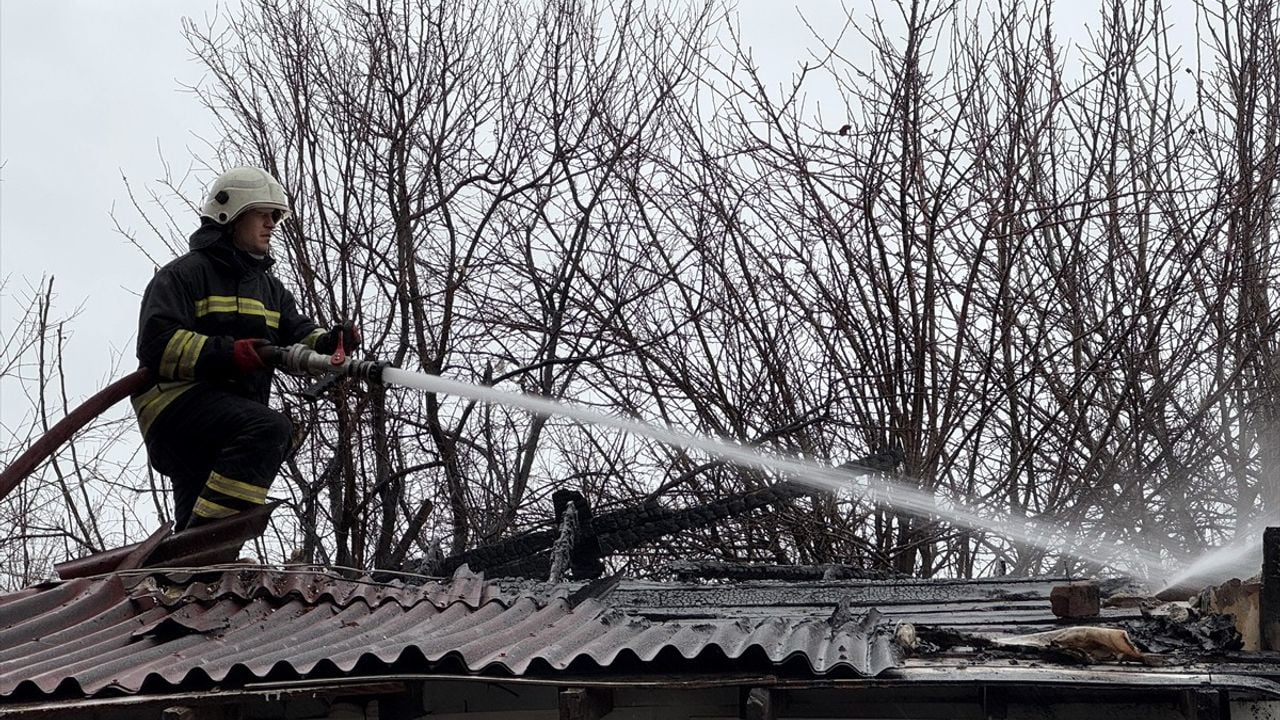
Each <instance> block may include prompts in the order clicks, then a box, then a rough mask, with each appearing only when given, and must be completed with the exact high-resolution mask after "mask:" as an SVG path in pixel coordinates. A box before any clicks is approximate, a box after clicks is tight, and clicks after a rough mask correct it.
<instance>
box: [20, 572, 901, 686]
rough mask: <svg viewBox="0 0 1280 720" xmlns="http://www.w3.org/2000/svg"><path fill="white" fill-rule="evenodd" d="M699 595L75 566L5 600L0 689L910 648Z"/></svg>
mask: <svg viewBox="0 0 1280 720" xmlns="http://www.w3.org/2000/svg"><path fill="white" fill-rule="evenodd" d="M125 578H129V583H132V584H128V583H126V581H125ZM783 591H784V589H783V588H781V587H776V588H768V589H767V590H764V591H762V593H760V594H758V596H757V597H758V598H760V599H768V598H771V597H774V596H775V595H777V594H778V593H781V592H783ZM790 592H791V593H792V594H793V595H794V596H800V595H803V593H802V592H798V591H797V588H796V587H795V586H794V585H792V586H791V591H790ZM704 599H705V598H700V597H699V591H698V590H697V589H695V588H693V587H682V586H659V585H654V584H647V583H624V584H621V585H619V584H618V583H596V584H593V585H590V586H583V585H581V584H562V585H547V584H541V583H533V582H518V581H502V582H495V581H486V580H484V579H483V578H481V577H480V576H477V575H474V574H470V573H468V572H461V573H458V574H457V575H455V577H454V578H453V579H452V580H448V581H441V582H425V583H422V584H412V585H411V584H404V583H394V584H389V583H377V582H372V581H369V580H367V579H365V580H350V579H345V578H342V577H340V576H338V575H337V574H335V573H327V572H318V571H282V570H272V569H264V568H244V569H233V570H226V571H223V572H220V573H215V574H201V575H198V576H192V575H177V574H175V575H168V576H166V575H159V574H151V575H144V574H141V573H139V574H137V575H119V574H117V575H110V576H107V577H102V578H96V579H94V578H80V579H75V580H71V581H67V582H63V583H56V584H51V585H49V586H47V587H42V588H37V589H32V590H27V591H23V592H20V593H15V594H12V595H8V596H3V597H0V698H10V699H12V698H14V697H28V698H29V697H33V696H39V695H49V694H57V695H58V696H80V695H95V694H98V693H102V692H106V691H116V692H128V693H133V692H138V691H139V690H140V689H142V687H143V685H144V684H147V685H148V686H151V685H154V684H155V683H158V682H161V681H162V682H163V683H165V684H167V685H168V686H170V687H173V688H178V689H190V688H200V687H207V686H209V685H210V684H214V683H222V682H224V681H228V682H233V683H234V682H244V681H247V680H260V679H266V678H268V677H272V678H278V677H307V676H310V675H323V676H332V675H333V674H334V673H335V672H336V673H337V674H339V675H360V674H361V673H363V672H380V671H385V670H387V669H388V668H395V669H398V670H413V671H416V672H429V671H430V670H431V669H432V668H433V667H438V666H440V664H441V663H445V662H450V663H454V665H453V666H454V667H457V663H460V664H461V665H462V666H463V667H465V668H466V669H467V670H468V671H470V672H476V673H495V672H496V673H501V674H515V675H524V674H527V673H530V672H537V673H548V672H550V673H558V672H565V671H571V672H572V671H573V669H572V668H570V666H571V665H574V666H575V668H580V667H582V665H581V663H583V662H584V661H590V663H593V664H594V665H596V666H599V667H609V666H611V665H613V664H614V663H616V662H618V661H619V659H621V658H624V657H627V658H634V660H638V661H639V662H640V663H642V664H646V665H648V664H651V663H654V665H652V666H651V669H659V670H660V669H663V668H661V667H658V666H657V664H656V663H662V662H663V661H662V660H660V657H661V658H671V655H670V653H678V654H679V656H680V657H683V658H686V659H689V660H693V659H699V660H700V661H705V662H708V663H712V664H714V663H716V662H721V663H723V662H725V661H726V660H727V661H729V662H734V661H736V662H739V663H746V664H752V663H755V664H756V666H757V667H758V666H759V664H760V663H762V662H763V663H765V664H766V666H768V665H777V664H781V663H786V662H788V661H793V660H797V659H798V660H802V661H804V662H806V663H807V664H808V665H809V667H810V668H811V669H812V670H813V672H815V673H817V674H824V673H828V672H830V671H832V670H835V669H837V668H847V669H848V670H850V671H853V672H855V673H857V674H860V675H867V676H870V675H876V674H878V673H880V672H881V671H883V670H885V669H887V668H890V667H894V666H896V665H898V664H899V663H900V662H901V659H902V652H901V649H900V648H899V647H898V646H897V645H896V644H895V643H894V642H893V631H894V627H893V624H892V623H891V622H889V621H888V620H886V619H885V618H884V617H883V616H881V615H880V614H879V613H877V612H874V611H872V612H866V613H854V614H837V615H836V616H832V614H831V611H832V607H831V606H827V607H825V608H822V607H820V605H819V604H812V605H803V604H796V603H791V604H790V605H789V606H788V605H778V606H774V608H773V610H772V611H770V612H762V611H761V606H759V605H756V606H753V607H747V606H746V605H741V606H737V605H722V606H719V607H717V608H715V609H714V611H713V612H702V613H694V612H691V608H690V606H689V605H688V603H690V602H701V601H702V600H704ZM704 609H705V606H704ZM233 675H234V678H233V677H232V676H233Z"/></svg>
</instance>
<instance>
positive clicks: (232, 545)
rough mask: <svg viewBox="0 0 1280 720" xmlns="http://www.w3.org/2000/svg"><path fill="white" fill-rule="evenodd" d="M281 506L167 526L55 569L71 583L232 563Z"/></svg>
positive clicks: (278, 503)
mask: <svg viewBox="0 0 1280 720" xmlns="http://www.w3.org/2000/svg"><path fill="white" fill-rule="evenodd" d="M280 503H281V501H279V500H276V501H273V502H269V503H267V504H266V505H262V506H259V507H255V508H253V509H251V510H246V511H245V512H242V513H236V514H235V515H232V516H231V517H227V518H222V519H220V520H217V521H214V522H212V523H209V524H208V525H203V526H201V527H197V528H192V529H190V530H183V531H182V532H179V533H168V531H167V526H166V529H162V530H161V531H158V532H157V533H156V534H154V535H152V536H151V538H149V539H148V540H146V541H144V542H141V543H135V544H133V545H126V546H125V547H122V548H115V549H113V550H104V551H102V552H99V553H94V554H92V555H88V556H85V557H81V558H76V559H74V560H68V561H66V562H62V563H58V564H57V565H55V566H54V570H55V571H56V572H57V573H58V577H60V578H62V579H63V580H71V579H73V578H78V577H89V576H92V575H105V574H106V573H110V572H115V571H116V570H125V569H130V570H131V569H133V568H135V567H200V566H207V565H216V564H219V563H226V562H231V561H233V560H235V559H236V556H237V555H239V553H240V548H241V546H242V545H244V543H246V542H248V541H249V540H251V539H252V538H255V537H258V536H259V535H261V534H262V533H263V531H264V530H266V527H267V521H268V520H270V519H271V513H272V511H274V510H275V509H276V508H277V507H279V506H280Z"/></svg>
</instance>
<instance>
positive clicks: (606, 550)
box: [429, 448, 903, 578]
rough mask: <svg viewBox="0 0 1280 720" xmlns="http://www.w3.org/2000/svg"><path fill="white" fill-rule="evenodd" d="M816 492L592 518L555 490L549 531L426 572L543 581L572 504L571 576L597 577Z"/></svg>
mask: <svg viewBox="0 0 1280 720" xmlns="http://www.w3.org/2000/svg"><path fill="white" fill-rule="evenodd" d="M902 459H903V456H902V452H901V451H900V450H898V449H897V448H882V449H880V450H878V451H876V452H875V453H872V454H871V455H868V456H866V457H864V458H861V459H859V460H857V461H854V462H848V463H844V464H843V465H841V466H840V467H841V468H842V469H845V470H849V471H853V472H859V471H860V472H888V471H891V470H893V469H894V468H895V467H897V466H898V465H899V464H900V463H901V462H902ZM819 492H822V491H821V490H820V489H818V488H815V487H813V486H810V485H805V484H802V483H798V482H795V481H785V482H780V483H775V484H773V485H770V486H768V487H763V488H757V489H755V490H748V491H745V492H741V493H735V494H733V495H730V496H727V497H724V498H720V499H719V500H714V501H712V502H708V503H704V504H702V505H696V506H693V507H686V508H663V507H661V506H659V505H657V504H656V503H646V504H644V505H641V506H639V507H630V508H624V509H621V510H616V511H613V512H610V513H606V514H604V515H600V516H599V517H593V514H592V511H591V507H590V505H589V503H588V502H587V500H586V499H585V498H584V497H583V496H582V494H581V493H578V492H576V491H573V490H557V491H556V492H555V493H554V494H553V496H552V500H553V502H554V504H555V511H556V526H555V527H554V528H550V529H542V530H534V531H530V532H526V533H521V534H519V535H515V536H513V537H510V538H507V539H506V540H503V541H501V542H498V543H494V544H492V545H486V546H484V547H479V548H475V549H473V550H468V551H466V552H463V553H459V554H457V555H453V556H450V557H448V558H445V559H444V560H443V561H441V563H440V565H439V567H433V568H429V570H431V571H433V573H436V574H449V573H452V572H453V571H454V570H456V569H457V568H459V567H461V566H463V565H467V566H468V567H470V568H471V569H472V570H477V571H479V570H483V571H485V572H488V573H490V574H495V575H509V576H525V577H545V576H546V574H547V572H548V571H549V569H550V568H551V567H552V559H551V548H552V545H553V544H554V543H555V542H556V538H557V537H561V536H562V534H563V533H562V528H561V525H562V523H563V522H564V520H565V509H566V508H567V507H568V506H569V505H570V504H572V505H573V508H574V513H572V514H573V515H574V517H573V521H574V524H576V530H575V531H574V532H573V533H572V535H573V536H574V538H575V541H574V543H573V547H572V549H571V551H570V555H569V560H570V567H571V569H572V574H573V576H574V577H577V578H592V577H599V576H600V574H601V573H602V572H603V571H604V564H603V558H604V557H605V556H607V555H610V554H614V553H619V552H624V551H626V550H630V549H632V548H635V547H638V546H640V545H643V544H644V543H648V542H653V541H655V540H658V539H660V538H662V537H665V536H668V535H673V534H676V533H679V532H686V531H689V530H696V529H698V528H702V527H706V526H708V525H712V524H714V523H717V522H719V521H721V520H726V519H728V518H731V517H735V516H738V515H742V514H745V513H748V512H751V511H752V510H756V509H759V508H762V507H765V506H768V505H774V504H778V503H783V502H787V501H789V500H794V499H796V498H800V497H804V496H807V495H813V494H816V493H819Z"/></svg>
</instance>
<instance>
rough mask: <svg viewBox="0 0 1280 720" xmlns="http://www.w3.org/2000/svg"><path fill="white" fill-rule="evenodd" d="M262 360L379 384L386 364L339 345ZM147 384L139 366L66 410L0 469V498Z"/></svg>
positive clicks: (264, 350) (268, 351) (268, 350)
mask: <svg viewBox="0 0 1280 720" xmlns="http://www.w3.org/2000/svg"><path fill="white" fill-rule="evenodd" d="M258 354H259V355H260V356H261V357H262V359H263V362H265V363H267V364H268V365H271V366H273V367H276V368H279V369H280V370H282V371H284V372H286V373H289V374H291V375H310V376H315V377H326V378H332V379H335V380H337V379H341V378H356V379H357V380H362V381H364V382H369V383H381V382H382V371H383V370H385V369H386V368H388V367H390V364H389V363H387V362H385V361H382V360H356V359H354V358H352V357H350V356H348V355H347V354H346V353H345V352H344V351H343V350H342V348H341V347H339V348H338V350H337V351H335V352H334V353H333V355H322V354H320V353H317V352H315V351H313V350H312V349H311V348H309V347H307V346H306V345H290V346H288V347H279V346H276V345H264V346H262V347H261V348H258ZM150 384H151V373H150V372H148V371H147V369H146V368H140V369H138V370H135V371H133V372H131V373H129V374H128V375H125V376H124V377H122V378H120V379H119V380H116V381H115V382H113V383H111V384H110V385H108V386H107V387H105V388H103V389H102V390H100V391H98V392H97V393H96V394H94V395H93V396H92V397H90V398H89V399H88V400H85V401H84V402H83V403H81V404H80V405H79V406H77V407H76V409H75V410H72V411H71V412H69V413H67V415H66V417H64V418H62V419H61V420H59V421H58V422H57V423H56V424H54V426H53V427H51V428H49V429H48V430H47V431H46V432H45V433H44V435H41V436H40V438H39V439H38V440H36V441H35V442H34V443H32V444H31V447H29V448H27V449H26V451H24V452H23V453H22V454H21V455H19V456H18V458H17V459H16V460H14V461H13V462H12V463H10V464H9V466H8V467H6V468H5V469H4V470H3V471H2V472H0V500H3V499H4V498H5V496H7V495H8V494H9V493H10V492H12V491H13V489H14V488H16V487H17V486H18V484H19V483H21V482H22V481H23V480H24V479H26V477H27V476H28V475H30V474H31V473H32V472H34V471H35V469H36V468H37V467H39V466H40V464H41V463H43V462H44V461H45V460H47V459H48V458H49V456H50V455H52V454H53V453H54V451H55V450H57V449H58V448H59V447H61V446H62V444H63V443H65V442H66V441H67V440H69V439H70V438H71V436H72V435H75V434H76V432H78V431H79V430H80V429H81V428H83V427H84V426H85V425H87V424H89V422H90V421H92V420H93V419H94V418H96V417H98V416H99V415H101V414H102V413H104V412H106V411H107V410H108V409H109V408H111V407H112V406H113V405H115V404H116V403H118V402H120V401H121V400H123V399H125V398H126V397H129V396H130V395H133V394H135V393H138V392H140V391H142V390H143V389H145V388H146V387H147V386H148V385H150Z"/></svg>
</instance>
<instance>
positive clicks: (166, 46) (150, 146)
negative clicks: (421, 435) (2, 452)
mask: <svg viewBox="0 0 1280 720" xmlns="http://www.w3.org/2000/svg"><path fill="white" fill-rule="evenodd" d="M238 1H239V0H230V2H232V3H238ZM227 3H228V0H222V7H223V8H224V9H225V7H226V6H227ZM800 5H801V7H803V9H804V12H805V13H806V14H807V15H809V16H810V19H811V21H813V22H814V24H815V25H816V26H817V27H819V28H820V29H822V30H824V31H831V30H834V28H835V27H837V25H838V19H839V18H842V17H843V11H842V10H841V4H840V2H837V1H836V0H807V1H806V2H803V3H800ZM1087 5H1088V6H1089V7H1087V8H1070V9H1067V10H1065V11H1063V12H1064V13H1065V14H1066V15H1067V16H1068V17H1066V18H1065V21H1064V23H1063V26H1064V27H1062V28H1060V29H1059V33H1065V34H1067V35H1071V34H1076V33H1078V30H1079V28H1081V27H1082V25H1083V23H1084V22H1086V21H1088V20H1090V19H1091V18H1092V17H1095V16H1096V12H1097V10H1096V7H1094V3H1087ZM218 6H219V3H218V2H217V1H216V0H181V1H180V2H179V1H177V0H0V162H2V163H3V165H2V169H0V277H3V278H7V279H8V283H7V285H6V286H5V288H4V290H3V294H2V295H0V330H3V331H4V332H5V333H7V332H8V330H9V329H10V328H11V327H12V326H13V321H14V315H15V313H16V312H17V311H18V310H19V309H20V308H21V305H22V301H23V299H24V298H26V297H28V296H29V295H30V294H31V292H32V288H33V286H35V285H36V284H38V283H39V282H40V279H41V278H42V277H47V276H53V277H54V278H55V290H56V291H57V300H56V304H55V308H54V311H55V312H54V314H55V315H65V314H68V313H70V312H72V311H73V310H75V309H76V308H77V307H80V306H83V309H82V311H81V313H80V315H79V317H78V318H77V319H76V320H75V322H74V323H73V324H72V326H71V329H72V331H73V333H74V335H73V337H72V338H71V340H70V341H69V355H68V357H67V361H68V367H67V372H68V374H69V376H70V377H69V391H70V394H71V396H72V400H73V402H74V401H75V400H76V399H77V398H79V397H84V396H86V395H88V394H91V393H92V392H94V391H96V390H97V389H99V388H101V387H102V386H103V385H105V384H106V383H107V382H109V381H110V380H111V379H113V377H112V375H113V374H119V373H114V372H113V370H112V365H111V361H112V359H113V358H116V359H120V358H123V360H122V361H121V365H120V367H121V368H122V370H121V372H123V371H127V370H130V369H132V368H133V367H135V364H134V363H135V361H134V359H133V342H134V333H135V330H136V328H135V325H136V320H137V304H138V300H139V297H140V293H141V291H142V289H143V288H144V287H145V285H146V282H147V280H148V278H149V277H150V275H151V272H152V266H151V263H150V262H149V261H148V260H147V258H146V257H145V256H143V255H142V253H141V252H140V251H139V250H137V249H136V248H134V247H133V246H131V245H130V244H129V243H128V242H127V241H126V239H125V238H124V237H122V236H121V235H120V234H119V233H118V232H117V231H116V230H115V228H114V226H113V222H112V217H111V215H112V211H113V209H114V211H115V214H116V216H117V218H118V219H119V220H120V222H121V223H122V224H123V225H124V226H125V227H127V228H130V229H133V230H137V231H141V232H143V234H145V231H144V228H143V225H142V222H143V220H142V218H141V217H140V216H139V215H138V213H137V212H136V211H135V210H134V209H133V207H132V206H131V204H130V202H129V198H128V195H127V193H126V189H125V185H124V182H123V179H122V178H123V177H128V178H129V179H130V181H131V182H132V183H133V185H134V187H135V188H136V189H141V188H143V187H144V186H145V185H146V184H148V183H154V181H155V180H156V178H159V177H160V176H161V175H163V173H164V165H163V164H162V161H161V153H163V155H164V158H165V159H166V160H167V161H168V162H169V163H170V165H171V166H172V167H173V170H174V172H176V173H178V174H181V173H182V172H183V171H184V170H185V169H186V168H187V167H188V166H189V165H190V164H191V163H192V157H193V154H200V155H208V153H207V152H205V148H206V147H207V142H206V140H207V139H212V140H214V141H216V137H214V135H213V129H212V125H211V122H210V120H211V118H210V115H209V114H208V113H207V112H206V111H205V110H203V109H202V108H201V107H200V104H199V102H198V101H197V99H196V98H195V97H194V96H193V95H192V94H191V93H190V92H188V91H185V90H184V89H183V87H184V86H190V85H193V84H196V83H199V82H200V81H201V79H202V78H203V76H204V73H203V71H202V68H201V66H200V65H199V64H198V63H197V62H196V61H195V60H193V59H192V58H191V57H190V54H189V51H188V49H187V46H186V42H185V40H184V39H183V37H182V32H181V29H182V26H181V20H182V18H183V17H184V16H186V17H196V18H204V17H207V16H209V15H210V14H211V13H213V12H215V11H216V10H217V9H218ZM851 6H852V7H855V8H856V7H859V3H858V2H852V3H851ZM795 7H796V5H795V4H793V3H790V2H785V1H779V0H740V2H739V8H740V10H741V15H742V29H743V37H744V40H745V42H746V43H747V44H749V45H752V46H753V47H754V48H755V58H756V60H757V62H758V63H759V64H760V65H761V66H762V67H763V68H764V69H765V70H766V71H767V72H768V73H769V75H770V76H772V77H771V79H773V80H775V81H780V80H782V79H784V78H785V77H787V75H788V74H789V73H790V72H792V71H793V70H794V69H795V67H796V66H797V64H798V63H800V62H801V61H803V60H804V59H805V57H806V55H805V51H804V48H805V46H806V45H807V42H806V41H807V39H808V37H809V31H808V30H807V29H806V28H805V27H804V25H803V24H802V23H801V22H800V20H799V18H798V15H797V13H796V10H795ZM868 7H869V6H868ZM1073 29H1074V32H1073ZM855 42H856V41H855ZM834 104H835V103H829V104H828V106H827V107H824V108H823V110H824V111H825V112H826V113H830V112H831V111H832V110H834V108H832V107H830V106H829V105H834ZM202 177H204V178H205V179H206V180H207V179H208V174H207V173H204V174H202ZM195 224H196V219H195V217H192V218H191V227H192V228H194V227H195ZM151 249H152V250H159V246H158V244H155V243H154V241H153V244H152V246H151ZM13 388H14V386H13V384H12V383H9V384H7V385H6V384H5V383H3V382H0V407H2V408H3V409H4V412H3V413H0V419H3V421H4V422H6V423H11V422H13V421H14V420H15V418H14V416H13V415H12V412H13V411H14V409H15V406H16V405H21V404H24V403H23V402H21V399H20V398H12V397H5V393H12V392H14V390H13Z"/></svg>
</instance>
